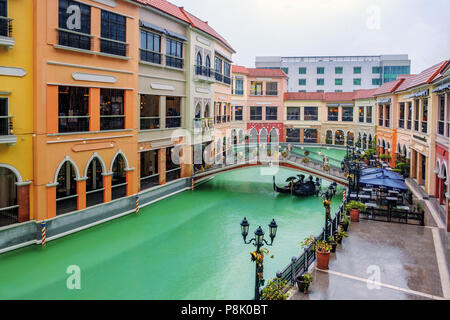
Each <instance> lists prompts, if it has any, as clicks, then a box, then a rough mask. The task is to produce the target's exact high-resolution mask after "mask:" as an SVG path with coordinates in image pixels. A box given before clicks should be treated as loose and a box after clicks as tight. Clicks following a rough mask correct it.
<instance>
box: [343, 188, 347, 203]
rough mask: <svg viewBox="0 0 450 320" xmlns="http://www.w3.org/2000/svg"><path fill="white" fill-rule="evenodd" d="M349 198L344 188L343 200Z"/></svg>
mask: <svg viewBox="0 0 450 320" xmlns="http://www.w3.org/2000/svg"><path fill="white" fill-rule="evenodd" d="M346 198H347V192H346V191H345V189H344V192H342V201H344V202H345V199H346Z"/></svg>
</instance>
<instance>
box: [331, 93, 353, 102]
mask: <svg viewBox="0 0 450 320" xmlns="http://www.w3.org/2000/svg"><path fill="white" fill-rule="evenodd" d="M355 95H356V93H355V92H325V101H353V99H354V98H355Z"/></svg>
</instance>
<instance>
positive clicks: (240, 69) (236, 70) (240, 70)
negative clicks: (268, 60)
mask: <svg viewBox="0 0 450 320" xmlns="http://www.w3.org/2000/svg"><path fill="white" fill-rule="evenodd" d="M231 72H233V73H242V74H248V70H247V68H246V67H243V66H238V65H235V64H233V65H232V66H231Z"/></svg>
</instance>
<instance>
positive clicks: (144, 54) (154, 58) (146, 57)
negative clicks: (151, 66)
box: [139, 48, 162, 64]
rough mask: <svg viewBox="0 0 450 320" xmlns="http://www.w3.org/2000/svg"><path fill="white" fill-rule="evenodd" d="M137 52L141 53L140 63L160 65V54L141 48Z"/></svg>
mask: <svg viewBox="0 0 450 320" xmlns="http://www.w3.org/2000/svg"><path fill="white" fill-rule="evenodd" d="M139 50H140V51H141V61H146V62H151V63H156V64H161V62H162V61H161V53H160V52H156V51H152V50H147V49H143V48H140V49H139Z"/></svg>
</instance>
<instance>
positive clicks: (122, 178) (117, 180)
mask: <svg viewBox="0 0 450 320" xmlns="http://www.w3.org/2000/svg"><path fill="white" fill-rule="evenodd" d="M125 168H126V162H125V158H124V157H123V155H122V154H120V153H119V154H118V155H117V156H116V158H115V159H114V162H113V165H112V170H111V171H112V173H113V174H112V179H111V199H112V200H114V199H119V198H122V197H125V196H126V195H127V175H126V171H125Z"/></svg>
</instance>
